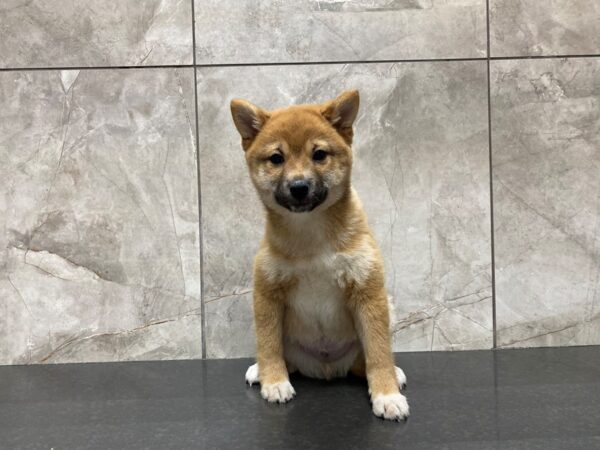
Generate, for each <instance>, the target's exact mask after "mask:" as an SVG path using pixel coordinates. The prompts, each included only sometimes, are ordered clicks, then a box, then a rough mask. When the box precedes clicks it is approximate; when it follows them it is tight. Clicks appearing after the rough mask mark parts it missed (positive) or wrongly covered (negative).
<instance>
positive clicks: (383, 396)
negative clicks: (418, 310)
mask: <svg viewBox="0 0 600 450" xmlns="http://www.w3.org/2000/svg"><path fill="white" fill-rule="evenodd" d="M378 284H379V283H378ZM381 285H382V286H381V287H375V288H374V287H373V283H367V284H366V285H365V286H362V287H361V286H353V287H352V288H351V292H350V300H351V309H352V312H353V316H354V322H355V326H356V329H357V332H358V335H359V338H360V341H361V344H362V347H363V351H364V355H365V363H366V375H367V382H368V384H369V393H370V395H371V403H372V405H373V413H374V414H375V415H376V416H378V417H384V418H385V419H390V420H402V419H405V418H406V417H408V414H409V409H408V402H407V401H406V397H404V396H403V395H402V394H401V393H400V390H399V388H398V381H397V379H396V371H395V370H396V368H395V366H394V360H393V356H392V351H391V341H390V328H389V321H390V319H389V309H388V303H387V297H386V292H385V288H384V287H383V283H381Z"/></svg>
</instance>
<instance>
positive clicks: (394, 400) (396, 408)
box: [372, 394, 409, 420]
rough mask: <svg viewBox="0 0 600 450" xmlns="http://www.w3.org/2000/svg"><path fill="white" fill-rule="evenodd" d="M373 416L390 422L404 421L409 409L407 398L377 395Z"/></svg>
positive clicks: (398, 395)
mask: <svg viewBox="0 0 600 450" xmlns="http://www.w3.org/2000/svg"><path fill="white" fill-rule="evenodd" d="M372 401H373V414H375V415H376V416H377V417H383V418H384V419H388V420H404V419H406V418H407V417H408V414H409V409H408V402H407V401H406V397H405V396H404V395H402V394H387V395H383V394H380V395H376V396H375V397H373V400H372Z"/></svg>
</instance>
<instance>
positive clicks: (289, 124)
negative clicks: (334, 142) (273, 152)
mask: <svg viewBox="0 0 600 450" xmlns="http://www.w3.org/2000/svg"><path fill="white" fill-rule="evenodd" d="M330 128H331V127H330V126H329V124H328V122H327V121H326V120H325V118H324V117H323V116H322V115H321V114H320V112H319V110H318V108H317V106H316V105H301V106H291V107H289V108H285V109H281V110H277V111H273V112H272V113H271V118H270V119H269V121H268V122H267V124H266V126H265V131H267V134H269V135H270V136H272V137H274V138H279V139H283V140H285V141H286V142H287V143H288V144H289V145H290V146H291V147H297V146H303V145H304V144H305V143H306V141H308V140H309V139H314V138H316V137H319V136H323V135H326V134H329V133H330V132H331V131H332V130H331V129H330Z"/></svg>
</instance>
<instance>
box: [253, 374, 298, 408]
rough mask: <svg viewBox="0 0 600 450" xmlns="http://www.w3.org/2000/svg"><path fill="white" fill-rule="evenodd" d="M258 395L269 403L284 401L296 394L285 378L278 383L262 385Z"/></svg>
mask: <svg viewBox="0 0 600 450" xmlns="http://www.w3.org/2000/svg"><path fill="white" fill-rule="evenodd" d="M260 395H262V398H264V399H265V400H266V401H268V402H270V403H285V402H288V401H290V400H291V399H292V398H293V397H294V395H296V391H295V390H294V388H293V387H292V384H291V383H290V382H289V381H287V380H286V381H282V382H280V383H273V384H265V385H263V386H262V387H261V388H260Z"/></svg>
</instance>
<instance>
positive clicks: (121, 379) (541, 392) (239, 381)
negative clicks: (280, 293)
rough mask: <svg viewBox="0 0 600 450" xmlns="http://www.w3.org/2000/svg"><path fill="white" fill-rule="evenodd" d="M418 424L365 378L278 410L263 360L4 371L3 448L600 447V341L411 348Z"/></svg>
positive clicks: (404, 363)
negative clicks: (259, 371)
mask: <svg viewBox="0 0 600 450" xmlns="http://www.w3.org/2000/svg"><path fill="white" fill-rule="evenodd" d="M396 360H397V364H398V365H399V366H400V367H402V368H403V369H404V371H405V372H406V375H407V377H408V389H407V390H406V391H405V394H406V395H407V397H408V400H409V403H410V406H411V413H412V415H411V417H410V418H409V420H408V421H407V422H406V423H392V422H386V421H383V420H381V419H378V418H376V417H375V416H373V414H372V413H371V408H370V404H369V399H368V396H367V387H366V383H365V382H364V380H360V379H356V378H349V379H345V380H339V381H333V382H323V381H315V380H309V379H306V378H302V377H299V376H294V377H292V383H293V384H294V387H295V389H296V392H297V394H298V395H297V397H296V399H294V400H293V401H292V402H291V403H289V404H287V405H270V404H267V403H266V402H265V401H263V400H262V399H261V398H260V393H259V389H258V387H256V386H255V387H253V388H251V387H248V386H246V385H245V384H244V373H245V370H246V368H247V367H248V365H249V364H250V363H251V361H250V360H247V359H246V360H239V359H238V360H212V361H162V362H129V363H99V364H65V365H38V366H13V367H10V366H6V367H0V448H2V449H27V448H35V449H38V448H39V449H44V448H45V449H50V448H54V449H56V450H59V449H60V450H62V449H83V448H98V449H112V448H115V449H116V448H123V449H138V448H152V449H154V448H156V449H170V448H173V449H185V448H211V449H212V448H216V449H221V448H223V449H231V448H244V449H249V448H260V449H268V448H299V449H304V450H306V449H312V448H328V449H337V448H343V449H353V448H356V449H364V448H376V449H385V448H399V449H428V450H429V449H438V448H440V449H442V448H443V449H457V450H458V449H460V450H469V449H509V448H510V449H512V448H516V449H544V450H549V449H561V450H562V449H569V450H571V449H596V448H598V449H600V347H571V348H549V349H530V350H502V351H477V352H454V353H448V352H434V353H402V354H397V355H396Z"/></svg>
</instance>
